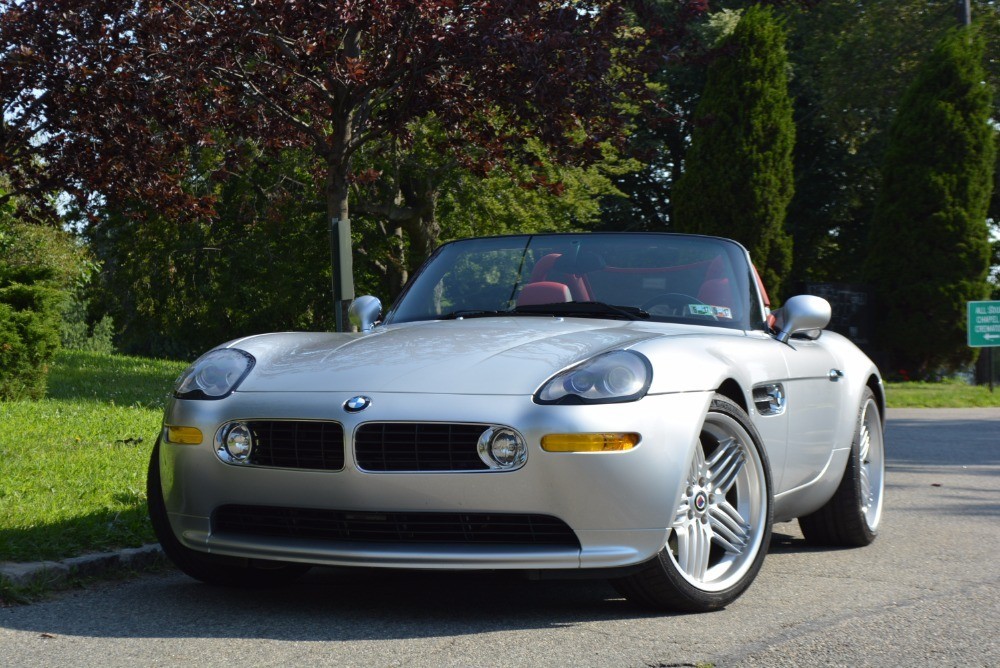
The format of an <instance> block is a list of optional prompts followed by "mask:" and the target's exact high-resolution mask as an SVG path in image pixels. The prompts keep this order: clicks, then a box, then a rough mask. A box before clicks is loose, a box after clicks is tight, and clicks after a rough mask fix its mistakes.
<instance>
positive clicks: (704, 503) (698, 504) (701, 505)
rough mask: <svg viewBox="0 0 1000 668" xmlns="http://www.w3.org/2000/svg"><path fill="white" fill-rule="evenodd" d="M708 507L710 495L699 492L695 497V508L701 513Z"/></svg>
mask: <svg viewBox="0 0 1000 668" xmlns="http://www.w3.org/2000/svg"><path fill="white" fill-rule="evenodd" d="M707 507H708V497H707V496H706V495H705V492H698V494H697V495H696V496H695V497H694V509H695V510H697V511H698V512H699V513H701V512H704V511H705V508H707Z"/></svg>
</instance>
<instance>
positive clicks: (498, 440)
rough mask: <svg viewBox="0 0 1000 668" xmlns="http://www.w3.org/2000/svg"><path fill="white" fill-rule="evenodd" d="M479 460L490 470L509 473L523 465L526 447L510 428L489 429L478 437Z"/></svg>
mask: <svg viewBox="0 0 1000 668" xmlns="http://www.w3.org/2000/svg"><path fill="white" fill-rule="evenodd" d="M478 450H479V458H480V459H482V460H483V463H485V464H486V465H487V466H489V467H490V468H491V469H497V470H505V471H509V470H511V469H515V468H519V467H521V466H523V465H524V462H525V460H526V459H527V458H528V446H527V444H526V443H525V442H524V438H523V437H522V436H521V435H520V434H519V433H517V432H516V431H514V430H513V429H511V428H510V427H490V428H489V429H487V430H486V431H484V432H483V433H482V434H481V435H480V436H479V444H478Z"/></svg>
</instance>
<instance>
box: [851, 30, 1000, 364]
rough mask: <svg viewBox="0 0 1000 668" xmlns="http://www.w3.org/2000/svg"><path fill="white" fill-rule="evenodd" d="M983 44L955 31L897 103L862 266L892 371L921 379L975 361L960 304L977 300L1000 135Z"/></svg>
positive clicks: (983, 289) (981, 292)
mask: <svg viewBox="0 0 1000 668" xmlns="http://www.w3.org/2000/svg"><path fill="white" fill-rule="evenodd" d="M983 50H984V43H983V39H982V37H981V36H980V35H979V34H977V33H975V32H972V31H971V30H969V29H953V30H952V31H950V32H949V33H948V34H947V35H946V36H945V37H944V38H943V39H942V40H941V41H940V42H939V43H938V45H937V46H936V47H935V49H934V51H933V52H932V53H931V54H930V56H929V57H928V59H927V61H926V62H925V63H924V64H923V66H922V67H921V68H920V70H919V72H918V74H917V77H916V80H915V81H914V82H913V84H912V85H911V86H910V88H909V89H908V90H907V91H906V94H905V95H904V96H903V99H902V100H901V101H900V105H899V112H898V113H897V114H896V118H895V120H894V121H893V123H892V127H891V130H890V135H889V146H888V149H887V151H886V156H885V163H884V167H883V170H882V186H881V190H880V193H879V199H878V203H877V205H876V209H875V217H874V219H873V221H872V236H871V242H870V245H869V255H868V262H867V265H866V269H867V275H868V278H869V280H870V281H871V282H872V284H873V285H875V287H876V297H877V299H878V311H877V312H878V321H877V338H878V341H879V343H880V347H881V349H882V350H885V351H886V352H887V353H888V354H889V355H890V357H891V361H892V368H894V369H903V370H905V371H906V372H907V374H908V375H909V376H910V377H916V378H919V377H928V376H931V375H933V374H934V373H936V372H937V371H939V370H940V369H941V368H942V367H944V368H946V369H949V368H955V367H957V366H959V365H961V364H964V363H966V362H968V361H969V360H970V359H972V357H973V355H972V351H971V350H970V349H969V348H968V347H967V346H966V317H965V302H966V301H969V300H976V299H982V298H984V297H985V296H986V295H987V293H988V290H987V284H986V276H987V271H988V269H989V260H990V246H989V239H988V233H987V226H986V212H987V207H988V204H989V200H990V192H991V190H992V185H993V183H992V182H993V169H994V164H995V163H994V159H995V151H996V141H997V132H996V129H995V128H994V127H992V126H991V124H990V119H989V116H990V109H991V91H990V87H989V85H988V84H986V83H985V73H984V70H983V64H982V61H983Z"/></svg>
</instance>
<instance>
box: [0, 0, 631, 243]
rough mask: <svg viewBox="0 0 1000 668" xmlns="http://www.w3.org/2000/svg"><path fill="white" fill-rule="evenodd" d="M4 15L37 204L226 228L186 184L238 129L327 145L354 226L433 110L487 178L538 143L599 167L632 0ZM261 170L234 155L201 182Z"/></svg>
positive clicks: (119, 2)
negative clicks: (44, 194)
mask: <svg viewBox="0 0 1000 668" xmlns="http://www.w3.org/2000/svg"><path fill="white" fill-rule="evenodd" d="M0 12H2V14H0V102H2V104H3V108H4V112H5V118H6V119H7V125H6V127H5V129H4V133H3V137H0V146H2V149H0V150H2V159H0V169H3V170H5V171H7V172H8V173H9V174H10V175H11V179H12V182H13V184H14V185H15V187H18V188H20V190H21V191H22V192H23V193H27V194H35V193H38V192H41V191H44V190H47V191H49V192H51V189H52V187H53V186H58V187H59V188H61V189H65V190H66V191H67V192H69V193H71V194H72V195H74V196H76V197H77V199H78V200H79V201H80V202H81V204H83V205H86V204H88V203H90V204H93V203H95V202H96V203H98V204H104V203H107V202H110V203H112V204H125V203H129V202H146V203H151V204H154V205H155V206H156V207H157V208H158V209H159V210H161V211H163V212H165V213H166V214H167V215H177V216H184V217H187V218H192V217H197V216H204V215H207V214H209V213H210V212H211V205H212V203H213V198H212V196H203V197H194V196H192V193H191V191H190V190H189V189H185V188H184V187H183V184H184V183H185V178H186V177H188V176H190V172H189V171H187V170H188V167H189V165H190V164H191V162H192V161H191V160H190V158H189V156H190V153H191V152H197V151H199V150H201V149H203V148H206V147H212V146H213V145H214V143H215V142H216V141H217V133H219V132H222V133H223V134H224V135H225V136H227V137H230V138H237V137H239V138H245V139H248V140H250V141H251V142H252V143H253V144H254V148H255V149H256V150H259V151H265V152H268V153H272V154H273V153H274V152H277V151H282V150H286V149H289V148H303V149H308V150H311V151H312V152H313V153H314V155H315V156H316V158H317V165H318V168H317V172H316V174H315V175H314V177H315V178H316V180H317V182H318V183H319V184H321V188H320V190H321V192H322V196H323V201H324V205H325V211H326V218H327V219H339V220H341V221H346V220H347V219H348V218H349V214H350V206H349V202H350V200H349V193H350V184H351V182H352V179H353V178H354V177H355V176H356V174H355V171H354V161H355V158H356V156H357V155H358V153H359V151H360V150H361V149H362V148H363V147H365V146H369V145H372V144H375V143H378V142H387V141H389V140H390V139H399V140H402V141H404V142H405V140H406V139H407V127H408V125H409V123H410V122H411V121H413V120H414V119H418V118H422V117H424V116H426V115H427V114H428V113H431V112H434V113H435V114H436V115H437V116H438V117H439V118H440V119H441V122H442V123H443V124H444V126H445V127H446V128H447V129H448V134H449V139H450V141H451V143H452V145H453V146H454V147H455V148H456V150H458V151H459V152H460V154H461V155H462V156H463V160H464V161H466V162H467V163H468V165H469V166H470V168H474V169H477V170H480V171H487V170H488V169H489V168H490V166H492V165H503V164H505V163H506V162H507V161H508V160H510V159H512V158H515V157H516V156H517V155H518V154H519V151H520V149H522V148H523V146H524V141H523V138H524V137H525V136H532V137H535V138H537V139H538V140H539V141H541V142H543V143H544V144H545V145H546V146H547V147H549V150H550V151H552V152H553V155H554V156H555V157H556V158H557V159H566V158H567V157H568V156H570V155H572V156H574V157H575V158H577V159H581V160H586V159H588V158H589V157H593V156H594V155H596V153H597V147H598V146H599V145H600V144H601V143H602V142H604V141H605V140H606V139H608V138H609V137H611V136H613V135H614V134H615V132H616V130H617V127H618V123H617V121H616V119H617V113H616V112H615V109H614V106H613V105H614V102H615V100H616V95H615V83H616V81H617V82H618V83H621V82H622V81H623V79H618V80H615V79H612V78H611V77H608V76H606V75H607V74H608V72H609V70H610V68H611V66H612V58H611V53H612V47H613V46H614V45H616V44H620V43H621V40H622V38H623V35H625V33H623V32H622V31H621V30H620V27H621V22H622V16H623V12H622V3H621V2H620V1H619V0H593V1H592V2H585V3H570V4H566V3H551V2H547V1H544V0H534V1H532V0H504V1H501V2H489V3H481V2H454V1H453V0H435V1H430V0H356V1H352V2H341V1H336V2H333V1H331V2H321V1H312V2H258V1H253V0H236V1H233V0H200V1H197V2H195V1H187V2H167V3H164V2H159V1H157V0H141V1H139V2H135V1H134V0H97V1H95V2H89V3H79V2H77V1H75V0H0ZM623 51H624V52H625V53H628V52H629V51H630V50H629V49H627V48H625V49H624V50H623ZM235 146H236V147H238V146H239V144H235ZM250 153H254V151H250ZM247 157H248V156H247V153H245V152H243V151H240V150H231V151H226V152H224V153H222V154H221V155H218V156H217V160H216V161H215V162H214V163H213V164H207V165H203V167H204V168H205V170H206V173H205V174H204V175H203V176H201V177H200V178H205V179H213V178H217V177H218V176H219V175H222V174H225V173H226V172H231V171H235V170H237V169H239V168H241V167H242V166H243V165H244V164H245V161H246V159H247ZM424 231H425V230H424V228H420V227H415V228H414V232H415V236H417V239H415V241H414V243H415V244H416V245H418V246H421V247H426V246H427V245H428V243H427V240H426V239H423V238H420V234H421V233H422V232H424ZM429 231H430V232H433V229H431V230H429ZM325 233H326V231H325V229H320V230H317V235H316V236H317V238H318V237H319V235H321V234H322V235H325ZM314 243H315V241H314Z"/></svg>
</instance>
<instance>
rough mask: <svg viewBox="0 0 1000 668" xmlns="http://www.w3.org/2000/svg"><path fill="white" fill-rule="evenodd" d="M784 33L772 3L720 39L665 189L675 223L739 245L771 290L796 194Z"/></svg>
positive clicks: (783, 262)
mask: <svg viewBox="0 0 1000 668" xmlns="http://www.w3.org/2000/svg"><path fill="white" fill-rule="evenodd" d="M786 39H787V36H786V32H785V29H784V28H783V26H782V25H781V24H780V23H779V21H778V20H777V19H776V18H775V16H774V14H773V13H772V11H771V10H770V9H768V8H765V7H760V6H752V7H750V8H748V9H747V10H746V12H745V13H744V15H743V17H742V18H741V19H740V21H739V23H738V24H737V26H736V28H735V30H734V31H733V33H732V34H731V35H730V36H729V37H727V38H726V39H725V40H723V42H722V43H721V45H720V47H719V54H718V58H717V60H716V61H715V62H714V63H713V64H712V65H711V66H710V67H709V70H708V79H707V81H706V84H705V89H704V92H703V93H702V98H701V100H700V102H699V104H698V107H697V109H696V110H695V114H694V118H693V127H694V129H693V132H692V141H691V147H690V149H689V150H688V152H687V157H686V159H685V165H684V173H683V175H682V177H681V178H680V179H679V180H678V182H677V184H676V186H675V187H674V189H673V192H672V193H671V200H672V202H673V216H674V217H673V225H674V226H675V228H676V229H677V230H678V231H683V232H691V233H695V234H712V235H719V236H725V237H730V238H732V239H735V240H737V241H739V242H740V243H742V244H743V245H744V246H746V248H747V250H749V251H750V257H751V258H752V259H753V261H754V263H755V264H756V265H757V270H758V271H759V272H760V274H761V277H762V278H763V280H764V283H765V285H767V288H768V290H769V292H770V293H771V295H772V296H775V295H778V294H780V291H781V287H782V286H781V284H782V281H783V280H784V279H785V278H786V277H787V274H788V271H789V269H790V267H791V259H792V240H791V237H789V235H788V234H787V232H786V231H785V213H786V209H787V208H788V203H789V202H790V201H791V199H792V194H793V193H794V174H793V164H792V149H793V148H794V145H795V124H794V122H793V119H792V100H791V97H790V96H789V93H788V55H787V52H786V49H785V41H786Z"/></svg>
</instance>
